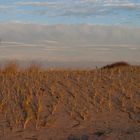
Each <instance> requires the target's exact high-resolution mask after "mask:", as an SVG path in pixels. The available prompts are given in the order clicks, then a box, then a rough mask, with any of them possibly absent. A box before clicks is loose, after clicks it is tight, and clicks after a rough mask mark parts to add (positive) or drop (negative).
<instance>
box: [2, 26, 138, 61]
mask: <svg viewBox="0 0 140 140" xmlns="http://www.w3.org/2000/svg"><path fill="white" fill-rule="evenodd" d="M139 36H140V28H132V27H123V26H101V25H100V26H99V25H88V24H81V25H38V24H21V23H7V24H6V23H5V24H2V23H1V24H0V40H1V42H0V59H7V58H8V59H19V60H31V59H38V60H48V61H119V60H124V61H125V60H126V61H139V60H140V55H139V54H140V39H139Z"/></svg>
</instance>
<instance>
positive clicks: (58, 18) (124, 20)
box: [0, 0, 140, 26]
mask: <svg viewBox="0 0 140 140" xmlns="http://www.w3.org/2000/svg"><path fill="white" fill-rule="evenodd" d="M0 21H1V22H9V21H11V22H25V23H39V24H80V23H87V24H103V25H104V24H105V25H129V26H140V0H0Z"/></svg>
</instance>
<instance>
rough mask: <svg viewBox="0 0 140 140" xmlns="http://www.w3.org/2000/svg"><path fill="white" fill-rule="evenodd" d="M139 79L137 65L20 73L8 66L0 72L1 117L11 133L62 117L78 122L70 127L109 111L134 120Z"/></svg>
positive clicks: (32, 68) (31, 69)
mask: <svg viewBox="0 0 140 140" xmlns="http://www.w3.org/2000/svg"><path fill="white" fill-rule="evenodd" d="M124 66H125V67H124ZM127 66H128V67H127ZM114 67H117V70H116V69H112V68H114ZM138 75H140V67H139V66H130V65H129V64H127V63H124V62H118V63H115V64H111V65H107V66H105V67H103V68H102V69H96V70H67V69H64V70H62V69H61V70H58V69H57V70H49V69H48V70H47V69H46V70H45V69H42V68H40V67H38V66H37V65H32V66H30V67H29V68H25V69H21V68H19V67H18V66H17V65H16V64H14V63H12V64H9V65H7V66H5V67H3V68H1V69H0V114H1V115H0V116H1V117H2V118H3V119H4V120H5V122H6V124H5V127H8V128H10V129H11V130H13V129H15V128H22V129H28V128H35V129H37V128H44V127H52V126H54V125H55V122H57V121H59V119H60V118H59V117H60V116H61V113H64V114H65V115H66V116H69V118H71V119H73V120H75V121H76V122H77V123H76V124H74V125H73V127H76V126H78V125H80V124H81V123H82V122H84V121H87V120H88V118H89V117H90V115H92V114H93V113H91V112H96V113H98V112H104V111H108V112H111V111H112V110H119V111H123V112H126V113H128V116H129V117H130V119H133V121H138V113H139V108H140V103H139V95H138V93H139V91H140V88H139V83H140V77H138ZM56 114H57V115H56ZM59 115H60V116H59ZM93 116H94V114H93Z"/></svg>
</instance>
